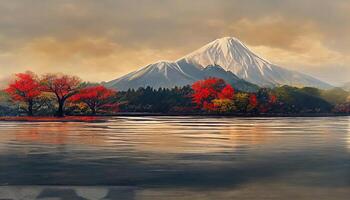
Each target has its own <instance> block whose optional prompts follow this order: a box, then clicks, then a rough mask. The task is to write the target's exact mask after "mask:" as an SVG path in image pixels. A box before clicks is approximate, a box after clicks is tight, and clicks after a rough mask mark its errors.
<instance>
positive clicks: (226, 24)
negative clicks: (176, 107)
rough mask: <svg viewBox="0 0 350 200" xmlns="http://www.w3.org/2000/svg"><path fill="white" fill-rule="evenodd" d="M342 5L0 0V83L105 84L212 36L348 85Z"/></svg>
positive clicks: (346, 9)
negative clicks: (73, 80)
mask: <svg viewBox="0 0 350 200" xmlns="http://www.w3.org/2000/svg"><path fill="white" fill-rule="evenodd" d="M349 13H350V1H348V0H332V1H329V0H128V1H126V0H45V1H43V0H1V1H0V83H1V82H2V83H4V82H5V80H7V79H8V78H9V77H10V76H11V75H13V74H14V73H18V72H23V71H26V70H30V71H33V72H36V73H38V74H43V73H52V72H63V73H67V74H71V75H78V76H79V77H81V78H82V79H83V80H86V81H93V82H100V81H109V80H112V79H115V78H117V77H120V76H122V75H124V74H126V73H128V72H131V71H134V70H136V69H139V68H140V67H142V66H145V65H147V64H150V63H153V62H156V61H158V60H176V59H178V58H180V57H182V56H184V55H186V54H188V53H190V52H192V51H193V50H196V49H198V48H199V47H201V46H203V45H205V44H207V43H209V42H211V41H213V40H215V39H217V38H221V37H225V36H231V37H236V38H238V39H240V40H241V41H242V42H244V43H245V44H246V45H247V46H248V47H249V48H250V49H251V50H253V51H254V52H256V53H257V54H258V55H260V56H262V57H264V58H266V59H267V60H269V61H271V62H272V63H275V64H278V65H280V66H282V67H285V68H288V69H292V70H297V71H300V72H304V73H307V74H309V75H312V76H314V77H316V78H319V79H321V80H324V81H327V82H329V83H331V84H334V85H340V84H342V83H344V82H348V81H350V78H349V77H350V64H349V63H350V15H349Z"/></svg>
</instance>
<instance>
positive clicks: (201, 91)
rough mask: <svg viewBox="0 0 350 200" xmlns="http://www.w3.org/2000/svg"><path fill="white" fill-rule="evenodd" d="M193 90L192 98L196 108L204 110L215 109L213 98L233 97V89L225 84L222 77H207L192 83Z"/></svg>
mask: <svg viewBox="0 0 350 200" xmlns="http://www.w3.org/2000/svg"><path fill="white" fill-rule="evenodd" d="M192 89H193V91H194V93H193V96H192V100H193V102H194V103H195V104H196V105H197V107H198V108H202V109H204V110H215V105H214V103H213V100H215V99H231V100H232V99H233V97H234V89H233V88H232V86H231V85H229V84H226V82H225V81H224V80H223V79H219V78H208V79H205V80H200V81H197V82H195V83H194V84H193V85H192Z"/></svg>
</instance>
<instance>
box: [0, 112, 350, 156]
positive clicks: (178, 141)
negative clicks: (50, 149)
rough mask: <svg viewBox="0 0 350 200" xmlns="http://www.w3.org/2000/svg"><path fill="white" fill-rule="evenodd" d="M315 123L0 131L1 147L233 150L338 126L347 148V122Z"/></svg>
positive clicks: (35, 126)
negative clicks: (50, 146)
mask: <svg viewBox="0 0 350 200" xmlns="http://www.w3.org/2000/svg"><path fill="white" fill-rule="evenodd" d="M347 120H348V121H349V120H350V119H349V118H348V119H347ZM314 123H315V121H313V120H311V121H310V119H307V120H304V119H265V120H247V119H235V118H203V119H196V118H188V119H187V118H170V117H169V118H166V117H164V118H159V117H158V118H157V117H154V118H152V117H150V118H133V117H130V118H128V117H125V118H122V117H121V118H113V119H111V120H110V121H109V122H106V123H96V124H89V123H75V122H74V123H73V122H72V123H24V124H9V125H7V126H4V124H2V126H4V128H5V129H6V131H3V132H1V131H0V132H1V137H0V151H1V148H4V147H2V146H3V145H4V144H6V143H9V142H12V143H32V144H45V145H73V146H78V147H81V148H87V147H94V148H97V149H101V150H103V149H111V150H115V151H139V152H150V153H158V154H176V153H215V152H224V151H231V152H232V151H235V150H237V149H239V148H243V147H249V148H255V147H258V146H264V147H265V148H269V147H270V146H271V147H272V146H275V147H276V146H278V145H282V143H283V145H285V146H287V145H293V147H295V148H299V146H298V145H304V146H305V145H306V142H305V141H308V140H309V141H310V143H312V142H314V143H315V145H318V144H319V142H328V143H330V142H334V143H335V142H337V141H338V140H339V139H338V138H337V137H334V135H333V133H337V131H338V132H339V133H341V134H344V130H345V131H346V130H347V136H346V138H345V140H346V143H347V146H348V148H349V149H350V128H349V124H348V125H347V126H345V129H344V126H343V125H344V121H343V122H341V124H340V125H339V127H337V126H338V125H337V124H333V123H331V124H327V121H324V122H323V124H314ZM341 126H342V127H341ZM335 128H339V130H336V129H335ZM315 134H316V135H315ZM315 141H316V142H315ZM317 142H318V143H317ZM270 144H271V145H270ZM272 144H273V145H272ZM84 146H85V147H84ZM278 147H281V146H278Z"/></svg>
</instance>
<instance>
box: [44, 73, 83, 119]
mask: <svg viewBox="0 0 350 200" xmlns="http://www.w3.org/2000/svg"><path fill="white" fill-rule="evenodd" d="M41 84H42V89H43V91H45V92H49V93H53V94H54V95H55V97H56V100H57V103H58V109H57V112H56V116H58V117H63V116H64V105H65V102H66V100H67V99H69V98H70V97H72V96H73V95H75V94H76V93H77V92H79V89H80V84H81V80H80V78H78V77H76V76H69V75H64V74H46V75H44V76H43V78H42V80H41Z"/></svg>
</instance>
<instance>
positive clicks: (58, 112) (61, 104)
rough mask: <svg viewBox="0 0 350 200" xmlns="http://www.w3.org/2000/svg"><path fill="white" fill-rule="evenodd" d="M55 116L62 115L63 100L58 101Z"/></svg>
mask: <svg viewBox="0 0 350 200" xmlns="http://www.w3.org/2000/svg"><path fill="white" fill-rule="evenodd" d="M56 116H57V117H64V100H61V101H59V102H58V110H57V113H56Z"/></svg>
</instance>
